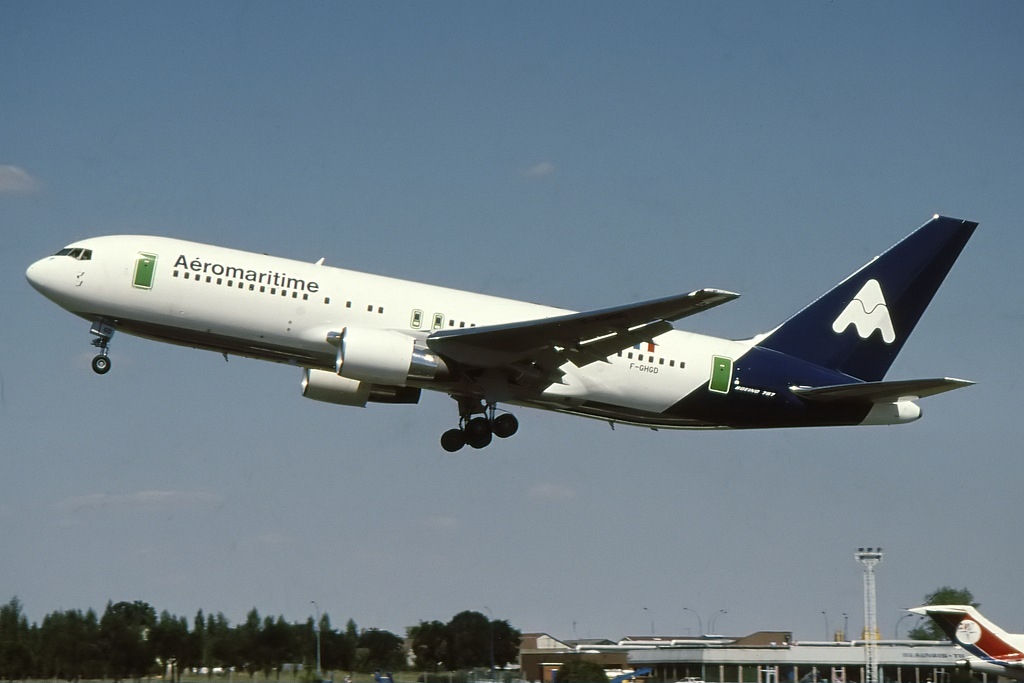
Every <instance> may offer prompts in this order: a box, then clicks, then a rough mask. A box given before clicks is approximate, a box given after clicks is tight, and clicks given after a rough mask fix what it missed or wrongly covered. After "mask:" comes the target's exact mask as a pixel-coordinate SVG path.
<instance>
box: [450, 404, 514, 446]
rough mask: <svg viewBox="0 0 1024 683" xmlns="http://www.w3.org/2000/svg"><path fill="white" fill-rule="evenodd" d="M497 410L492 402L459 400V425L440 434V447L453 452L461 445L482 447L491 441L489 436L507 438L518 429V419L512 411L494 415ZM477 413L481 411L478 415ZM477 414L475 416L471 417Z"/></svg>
mask: <svg viewBox="0 0 1024 683" xmlns="http://www.w3.org/2000/svg"><path fill="white" fill-rule="evenodd" d="M496 410H497V408H496V406H495V405H494V404H493V403H488V404H487V405H486V406H484V405H483V404H482V403H476V402H469V401H466V400H464V399H460V400H459V413H460V415H459V427H458V429H449V430H448V431H446V432H445V433H444V434H442V435H441V448H443V449H445V450H446V451H448V452H449V453H454V452H455V451H457V450H459V449H460V448H462V447H463V446H467V445H468V446H469V447H470V448H484V447H485V446H487V445H489V444H490V443H491V438H492V437H494V436H496V437H498V438H499V439H507V438H508V437H510V436H512V435H513V434H515V433H516V432H517V431H518V430H519V420H517V419H516V416H515V415H513V414H512V413H502V414H501V415H498V416H495V415H494V413H495V411H496ZM479 413H483V414H482V415H480V414H479ZM474 415H477V417H473V416H474Z"/></svg>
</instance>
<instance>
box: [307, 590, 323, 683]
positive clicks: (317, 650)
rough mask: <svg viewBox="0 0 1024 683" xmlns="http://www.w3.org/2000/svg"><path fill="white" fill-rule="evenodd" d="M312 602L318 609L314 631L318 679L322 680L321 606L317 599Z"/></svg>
mask: <svg viewBox="0 0 1024 683" xmlns="http://www.w3.org/2000/svg"><path fill="white" fill-rule="evenodd" d="M310 602H311V603H313V609H314V610H315V611H316V621H315V622H313V631H314V632H315V633H316V680H318V681H322V680H323V678H324V677H323V674H322V673H321V672H320V606H319V605H317V604H316V600H310Z"/></svg>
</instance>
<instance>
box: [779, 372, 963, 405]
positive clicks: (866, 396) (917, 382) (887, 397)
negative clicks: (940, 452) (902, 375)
mask: <svg viewBox="0 0 1024 683" xmlns="http://www.w3.org/2000/svg"><path fill="white" fill-rule="evenodd" d="M972 384H974V382H971V381H969V380H966V379H954V378H952V377H938V378H935V379H906V380H896V381H891V382H856V383H854V384H836V385H831V386H825V387H792V391H793V393H794V394H796V395H797V396H799V397H800V398H805V399H807V400H809V401H849V402H855V403H893V402H895V401H899V400H916V399H919V398H924V397H926V396H934V395H935V394H941V393H942V392H944V391H952V390H953V389H959V388H961V387H969V386H971V385H972Z"/></svg>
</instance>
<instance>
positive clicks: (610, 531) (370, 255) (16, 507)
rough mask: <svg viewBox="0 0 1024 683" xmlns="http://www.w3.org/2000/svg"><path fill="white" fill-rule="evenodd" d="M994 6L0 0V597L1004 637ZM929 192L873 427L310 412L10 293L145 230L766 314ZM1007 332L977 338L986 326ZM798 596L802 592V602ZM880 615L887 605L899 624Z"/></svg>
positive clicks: (1014, 84)
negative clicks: (946, 261) (500, 423)
mask: <svg viewBox="0 0 1024 683" xmlns="http://www.w3.org/2000/svg"><path fill="white" fill-rule="evenodd" d="M1022 29H1024V5H1021V4H1020V3H1010V2H992V3H982V4H977V3H971V4H968V3H911V2H908V3H895V4H893V3H821V2H785V3H773V4H751V3H643V4H640V5H636V4H626V3H621V4H616V3H603V2H587V3H557V4H549V3H465V4H462V3H433V4H413V3H373V4H369V3H367V4H362V3H267V2H253V3H234V2H223V3H188V2H186V3H173V4H172V3H103V2H100V3H56V2H42V3H37V2H7V3H3V4H0V66H2V68H0V94H2V98H0V102H2V104H0V311H2V313H3V320H4V321H5V323H6V328H7V329H6V334H4V335H3V336H2V337H0V434H2V446H0V471H2V473H3V474H2V476H0V547H3V548H4V557H5V559H4V561H3V562H2V563H0V599H4V600H6V599H7V598H9V597H11V596H13V595H17V596H18V597H19V598H20V599H21V600H22V601H23V602H24V604H25V609H26V612H27V614H28V615H29V616H30V618H32V619H34V620H41V618H42V617H43V616H44V615H45V614H46V613H48V612H50V611H53V610H55V609H62V608H63V609H70V608H83V609H84V608H87V607H95V608H97V609H102V607H103V605H104V604H105V603H106V601H107V600H108V599H113V600H115V601H116V600H122V599H123V600H134V599H141V600H147V601H149V602H151V603H152V604H153V605H155V606H156V607H157V608H158V609H168V610H170V611H171V612H173V613H176V614H181V615H187V616H191V615H192V614H194V612H195V610H197V609H199V608H203V609H205V610H207V611H222V612H224V613H225V614H226V615H227V616H228V617H229V618H231V619H233V620H236V621H237V620H240V619H242V618H243V617H244V615H245V613H246V611H247V610H248V609H249V608H251V607H253V606H256V607H258V608H259V609H260V610H261V612H264V613H269V614H274V615H277V614H283V615H284V616H285V617H286V618H288V619H290V620H304V619H305V618H306V617H307V616H308V614H309V612H310V609H311V606H310V604H309V603H310V601H311V600H316V601H317V603H318V604H319V605H320V607H321V609H323V610H326V611H327V612H328V613H329V614H330V615H331V616H332V618H333V619H334V621H335V623H338V624H341V623H343V622H344V620H346V619H348V618H353V619H355V620H356V622H357V623H358V624H359V625H360V626H362V627H380V628H387V629H390V630H392V631H395V632H398V633H401V632H402V631H403V629H404V628H405V627H406V626H408V625H411V624H414V623H416V622H417V621H418V620H421V619H441V620H447V619H448V618H450V617H451V616H452V615H454V614H455V613H457V612H459V611H462V610H464V609H476V610H480V611H485V607H486V608H487V609H489V610H490V611H491V612H492V613H493V615H494V617H495V618H506V619H509V620H510V621H511V622H512V624H513V625H514V626H516V627H517V628H520V629H521V630H524V631H546V632H549V633H551V634H552V635H555V636H559V637H564V638H571V637H573V636H577V637H612V638H616V637H619V636H622V635H626V634H643V633H648V632H649V631H650V629H651V625H652V623H653V625H654V629H655V630H656V631H658V632H659V633H671V634H685V633H694V632H696V626H697V624H696V619H695V618H694V615H693V614H692V613H691V612H689V611H687V610H684V609H683V608H684V607H686V608H689V609H692V610H695V611H696V612H698V613H699V614H700V615H702V617H703V619H704V621H705V622H706V621H707V620H708V617H709V615H712V614H714V613H716V612H717V611H718V610H722V609H724V610H727V611H728V614H726V615H721V616H719V617H718V619H717V620H716V627H717V628H716V630H719V631H724V632H727V633H736V634H743V633H747V632H750V631H754V630H757V629H786V630H792V631H794V632H795V635H796V637H797V638H801V639H804V640H807V639H816V638H821V637H823V636H824V635H825V622H826V621H827V622H828V623H829V626H830V628H835V627H837V626H838V625H840V623H841V621H842V615H843V614H844V613H846V614H848V615H849V624H850V630H851V632H855V633H856V632H859V629H860V627H861V625H862V618H863V617H862V602H861V578H860V577H861V575H860V568H859V566H858V565H857V564H856V563H855V562H854V560H853V552H854V550H855V549H856V548H857V547H858V546H864V545H881V546H882V547H884V548H885V550H886V558H885V560H884V562H883V563H882V564H881V565H880V567H879V573H878V589H879V608H878V613H879V620H880V625H881V629H882V632H883V634H884V635H886V636H891V634H892V633H893V630H894V628H895V627H896V620H897V619H898V618H899V616H900V614H901V613H900V611H899V610H900V608H903V607H909V606H914V605H916V604H918V602H919V601H920V600H921V598H922V596H924V595H925V594H926V593H928V592H930V591H931V590H933V589H934V588H936V587H938V586H940V585H943V584H951V585H954V586H956V587H961V586H966V587H968V588H969V589H970V590H972V591H973V592H974V595H975V597H976V599H977V600H978V601H979V602H980V603H981V605H982V608H983V610H984V611H985V612H986V613H987V614H988V615H989V616H991V617H992V618H994V619H996V620H997V621H1001V622H1004V623H1005V625H1006V626H1008V627H1011V628H1016V629H1017V630H1024V616H1022V613H1024V597H1021V595H1020V591H1018V590H1016V589H1017V585H1016V578H1017V577H1016V574H1017V572H1016V571H1015V570H1014V568H1015V567H1018V566H1020V564H1021V562H1022V561H1024V549H1021V548H1020V544H1019V543H1016V542H1015V539H1016V537H1017V534H1016V531H1015V526H1014V524H1015V520H1017V519H1020V517H1021V514H1022V512H1024V510H1022V503H1021V498H1020V495H1019V493H1020V486H1019V482H1020V481H1021V480H1022V475H1024V464H1022V462H1021V458H1020V457H1019V450H1020V443H1021V442H1022V439H1024V427H1022V421H1021V419H1020V408H1019V405H1020V403H1019V395H1018V392H1019V390H1020V387H1021V377H1022V374H1021V373H1022V371H1021V370H1020V368H1019V367H1018V365H1017V364H1016V363H1015V360H1014V359H1015V353H1014V351H1015V350H1016V347H1017V345H1018V344H1017V341H1016V340H1018V339H1020V338H1021V334H1022V332H1024V329H1022V328H1024V307H1022V305H1021V303H1020V297H1019V296H1018V293H1019V292H1020V290H1021V285H1022V284H1024V283H1022V278H1021V275H1020V269H1019V267H1018V264H1017V261H1018V260H1019V258H1020V256H1021V255H1022V254H1024V236H1022V231H1021V229H1020V228H1021V225H1020V216H1021V213H1022V212H1021V209H1022V207H1021V204H1022V201H1021V189H1022V187H1024V154H1022V152H1024V126H1022V124H1021V122H1022V121H1024V77H1022V76H1021V68H1020V67H1021V60H1022V52H1021V48H1020V42H1019V36H1020V34H1021V30H1022ZM934 213H943V214H946V215H952V216H956V217H961V218H967V219H972V220H977V221H979V222H980V223H981V227H980V228H979V230H978V232H977V233H976V235H975V237H974V239H973V240H972V242H971V243H969V244H968V246H967V249H966V250H965V252H964V254H963V256H962V257H961V259H960V261H959V262H958V263H957V264H956V266H955V267H954V269H953V271H952V273H951V274H950V276H949V278H948V280H947V282H946V284H945V286H944V287H943V288H942V289H941V290H940V291H939V294H938V296H937V297H936V300H935V302H934V303H933V304H932V306H931V308H930V309H929V310H928V312H927V313H926V315H925V317H924V319H923V320H922V321H921V323H920V325H919V326H918V328H917V331H916V333H915V335H914V337H912V338H911V340H910V341H909V342H908V344H907V345H906V347H905V349H904V351H903V354H902V355H901V356H900V358H899V359H898V360H897V362H896V364H895V366H894V367H893V369H892V371H891V372H890V375H889V376H890V377H891V378H911V377H930V376H941V375H951V376H959V377H966V378H969V379H973V380H976V381H978V385H977V386H976V387H972V388H969V389H965V390H962V391H957V392H954V393H952V394H948V395H943V396H938V397H934V398H932V399H929V400H927V401H924V402H923V408H924V418H923V419H922V420H920V421H919V422H917V423H914V424H911V425H907V426H901V427H891V428H859V429H854V428H850V429H822V430H806V431H800V430H785V431H775V432H747V433H700V432H664V431H663V432H657V433H656V432H651V431H648V430H640V429H632V428H619V429H617V430H615V431H614V432H613V431H611V430H609V428H608V426H607V425H606V424H604V423H601V422H596V421H587V420H579V419H572V418H568V417H564V416H559V415H551V414H546V413H540V412H536V411H528V410H521V411H518V416H519V418H520V421H521V424H522V426H521V430H520V433H519V434H517V435H516V437H515V438H514V439H511V440H508V441H502V442H500V443H496V444H495V445H493V446H491V447H490V448H489V449H487V450H485V451H483V452H468V451H466V452H461V453H459V454H456V455H450V454H446V453H444V452H443V451H442V450H441V449H440V447H439V446H438V443H437V440H438V437H439V435H440V433H441V432H442V431H443V430H444V429H447V428H448V427H450V426H452V425H453V424H454V422H455V420H456V411H455V405H454V402H452V401H451V400H450V399H448V398H447V397H445V396H440V395H428V396H425V397H424V399H423V400H422V401H421V404H420V405H419V406H415V407H404V406H403V407H389V406H372V407H370V408H367V409H365V410H358V409H348V408H339V407H335V406H329V405H326V404H318V403H315V402H311V401H307V400H305V399H302V398H301V396H300V389H299V380H300V377H299V373H298V372H297V371H296V370H294V369H293V368H287V367H283V366H276V365H272V364H265V363H259V362H256V361H249V360H244V359H232V360H231V361H230V362H228V363H225V362H224V360H223V359H222V358H221V357H220V356H219V355H216V354H212V353H206V352H199V351H194V350H190V349H182V348H176V347H170V346H165V345H161V344H156V343H153V342H147V341H143V340H139V339H133V338H130V337H125V336H118V337H116V338H115V340H114V343H113V344H112V354H113V357H114V361H115V369H114V371H113V372H111V373H110V374H109V375H107V376H105V377H102V378H101V377H98V376H96V375H94V374H93V373H92V372H91V371H90V369H89V365H88V359H89V358H90V357H91V355H92V351H93V349H92V347H90V346H89V343H88V342H89V334H88V324H87V323H86V322H85V321H82V320H79V319H76V318H74V317H72V316H70V315H68V314H67V313H65V312H63V311H61V310H59V309H58V308H56V307H54V306H53V305H51V304H50V303H49V302H47V301H45V300H44V299H43V298H41V297H40V296H39V295H38V294H37V293H35V292H34V291H33V290H32V289H31V288H30V287H29V286H28V284H27V283H26V282H25V279H24V275H23V274H24V270H25V267H26V266H27V265H28V264H29V263H30V262H32V261H33V260H35V259H37V258H40V257H41V256H43V255H46V254H49V253H52V252H54V251H56V250H57V249H59V248H61V247H62V246H64V245H65V244H66V243H68V242H71V241H73V240H75V239H78V238H82V237H86V236H92V235H99V234H111V233H133V232H139V233H156V234H164V235H170V236H174V237H181V238H185V239H194V240H199V241H206V242H211V243H216V244H222V245H225V246H232V247H238V248H244V249H250V250H254V251H260V252H268V253H274V254H278V255H282V256H287V257H292V258H297V259H304V260H310V261H312V260H316V259H318V258H320V257H321V256H323V257H326V259H327V262H328V263H329V264H334V265H339V266H345V267H350V268H355V269H359V270H366V271H370V272H377V273H382V274H386V275H392V276H398V277H407V278H410V279H414V280H421V281H425V282H431V283H436V284H442V285H447V286H452V287H459V288H464V289H470V290H474V291H481V292H486V293H490V294H497V295H501V296H509V297H514V298H521V299H527V300H531V301H538V302H542V303H549V304H553V305H557V306H562V307H565V308H570V309H575V310H586V309H592V308H601V307H605V306H610V305H615V304H620V303H627V302H630V301H634V300H639V299H645V298H653V297H657V296H665V295H669V294H674V293H679V292H685V291H690V290H692V289H696V288H699V287H720V288H724V289H729V290H732V291H737V292H740V293H742V294H743V296H742V297H741V298H740V299H739V300H738V301H736V302H734V303H731V304H729V305H728V306H723V307H721V308H718V309H715V310H714V311H710V312H707V313H705V314H702V315H701V316H698V317H694V318H690V319H688V320H686V321H685V324H682V325H680V326H681V327H685V328H686V329H691V330H694V331H698V332H702V333H708V334H717V335H722V336H731V337H747V336H750V335H752V334H755V333H757V332H761V331H766V330H768V329H771V328H772V327H773V326H774V325H776V324H777V323H778V322H780V321H781V320H783V319H784V318H786V317H787V316H788V315H790V314H792V313H793V312H795V311H796V310H798V309H799V308H801V307H802V306H803V305H804V304H806V303H807V302H809V301H810V300H812V299H813V298H814V297H816V296H817V295H818V294H820V293H821V292H823V291H824V290H825V289H827V288H828V287H830V286H831V285H832V284H834V283H835V282H837V281H839V280H840V279H841V278H843V277H845V276H846V275H848V274H849V273H850V272H852V271H853V270H854V269H856V268H857V267H859V266H860V265H861V264H863V263H864V262H866V261H867V260H868V259H870V258H871V257H872V256H874V255H875V254H877V253H879V252H880V251H882V250H883V249H885V248H886V247H888V246H889V245H890V244H892V243H894V242H896V241H897V240H898V239H900V238H902V237H903V236H904V235H905V234H907V233H908V232H910V231H911V230H912V229H913V228H915V227H917V226H918V225H920V224H922V223H923V222H925V221H926V220H927V219H928V218H930V217H931V215H932V214H934ZM1007 349H1009V351H1008V352H1007ZM823 613H824V614H823ZM910 623H911V620H909V619H908V620H906V621H904V622H903V627H906V626H909V625H910Z"/></svg>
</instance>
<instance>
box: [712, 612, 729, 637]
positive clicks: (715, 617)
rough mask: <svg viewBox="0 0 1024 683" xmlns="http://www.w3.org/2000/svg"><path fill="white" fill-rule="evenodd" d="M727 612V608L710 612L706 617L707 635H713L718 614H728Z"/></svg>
mask: <svg viewBox="0 0 1024 683" xmlns="http://www.w3.org/2000/svg"><path fill="white" fill-rule="evenodd" d="M728 613H729V612H728V610H724V609H720V610H718V611H717V612H715V613H714V614H712V615H711V616H710V617H708V635H709V636H713V635H715V622H716V621H717V620H718V615H719V614H728Z"/></svg>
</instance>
